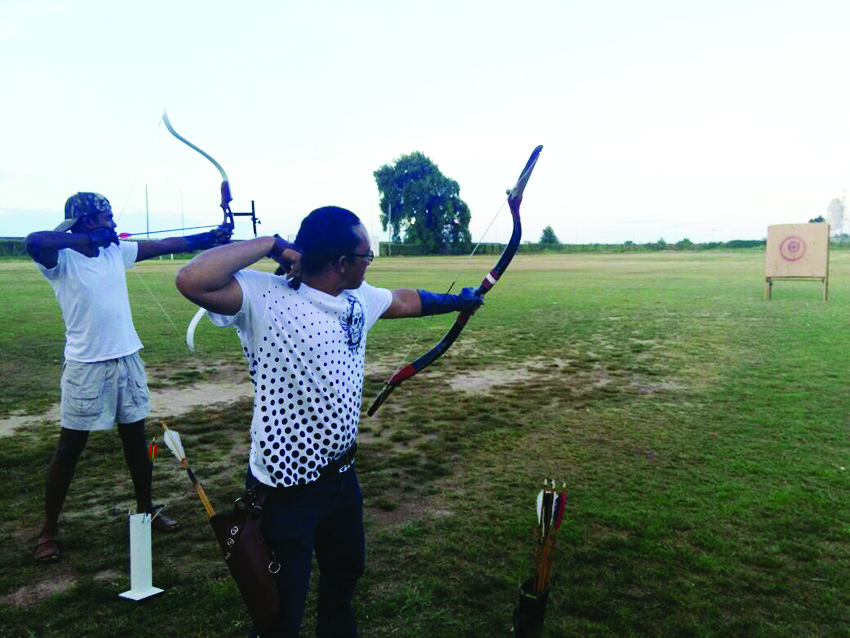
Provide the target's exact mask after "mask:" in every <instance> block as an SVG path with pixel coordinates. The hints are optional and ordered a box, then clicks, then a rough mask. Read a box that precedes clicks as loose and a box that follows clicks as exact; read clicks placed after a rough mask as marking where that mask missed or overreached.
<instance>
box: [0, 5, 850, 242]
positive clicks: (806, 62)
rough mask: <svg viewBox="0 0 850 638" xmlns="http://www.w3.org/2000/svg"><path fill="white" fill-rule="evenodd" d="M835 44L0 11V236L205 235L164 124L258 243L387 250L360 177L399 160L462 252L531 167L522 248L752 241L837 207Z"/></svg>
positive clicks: (831, 36) (600, 24) (668, 8)
mask: <svg viewBox="0 0 850 638" xmlns="http://www.w3.org/2000/svg"><path fill="white" fill-rule="evenodd" d="M848 25H850V2H848V1H847V0H676V1H673V0H640V1H638V0H631V1H627V0H595V1H590V0H585V1H583V2H579V1H577V0H560V1H548V0H547V1H534V0H530V1H527V2H516V1H512V2H507V1H502V0H486V1H480V2H479V1H471V0H429V1H428V2H407V1H405V0H379V1H363V2H358V1H356V0H348V1H342V0H333V1H321V0H311V1H309V2H300V1H297V2H296V1H286V0H277V1H258V0H255V1H251V2H245V3H239V4H237V3H235V2H217V1H214V0H205V1H204V2H200V1H197V2H181V1H179V0H170V1H168V2H163V1H159V0H147V1H146V2H132V3H131V2H115V1H114V0H109V1H92V0H78V1H77V2H59V1H55V2H54V1H47V0H0V56H2V61H3V67H2V68H3V82H2V85H0V87H2V88H0V91H2V97H0V144H2V146H1V147H0V148H2V153H0V220H2V232H0V235H2V236H22V235H26V234H27V233H29V232H31V231H34V230H44V229H50V228H53V227H54V226H55V225H56V224H58V223H59V221H61V218H62V210H63V206H64V202H65V199H66V198H67V197H68V196H69V195H71V194H72V193H74V192H76V191H78V190H91V191H97V192H101V193H103V194H104V195H106V196H107V197H108V198H109V199H110V201H111V202H112V204H113V208H114V210H115V213H116V217H117V218H118V224H119V229H118V230H119V231H125V232H134V231H136V232H138V231H144V230H145V228H146V219H145V210H146V202H145V194H146V190H147V196H148V204H147V206H148V209H149V211H150V227H151V230H158V229H167V228H175V227H176V228H179V227H180V226H181V225H185V226H192V225H196V224H203V223H214V222H217V221H218V220H219V219H220V217H221V213H220V210H219V209H217V205H218V202H219V196H218V183H219V181H220V178H219V175H218V173H217V171H216V170H215V168H214V167H213V166H212V165H211V164H210V163H209V162H208V161H207V160H205V159H204V158H203V157H201V156H200V155H198V154H197V153H195V152H194V151H192V150H190V149H189V148H188V147H186V146H184V145H183V144H181V143H180V142H178V141H177V140H176V139H174V138H173V137H171V135H169V134H168V132H167V131H166V129H165V127H164V126H161V125H160V115H161V113H162V110H163V108H167V109H168V113H169V116H170V118H171V121H172V123H173V124H174V127H175V128H176V129H177V131H178V132H179V133H181V134H182V135H183V136H185V137H186V138H188V139H189V140H190V141H192V142H194V143H195V144H197V145H198V146H200V147H201V148H203V149H204V150H205V151H207V152H208V153H210V154H211V155H212V156H213V157H215V158H216V159H217V160H218V161H219V162H220V163H221V165H222V166H223V167H224V169H225V170H226V171H227V173H228V176H229V177H230V181H231V184H232V190H233V197H234V201H233V209H234V210H235V211H245V210H248V209H250V205H251V200H254V201H255V202H256V207H257V212H258V216H259V217H260V218H261V219H262V221H263V225H262V226H261V233H265V234H272V233H274V232H279V233H281V234H282V235H289V234H292V233H294V232H296V231H297V228H298V224H299V222H300V220H301V218H302V217H303V216H304V215H305V214H306V213H307V212H309V211H310V210H312V209H313V208H316V207H318V206H322V205H326V204H336V205H340V206H345V207H347V208H350V209H352V210H353V211H355V212H356V213H357V214H358V215H360V217H361V219H363V221H364V223H365V224H366V226H367V227H368V228H370V229H371V230H372V232H373V234H376V235H379V236H380V237H382V238H384V237H386V234H385V233H384V232H383V231H381V229H380V226H379V222H378V191H377V188H376V186H375V181H374V178H373V176H372V172H373V171H374V170H376V169H377V168H378V167H380V166H381V165H382V164H384V163H388V162H392V161H393V160H395V159H396V158H398V157H399V156H401V155H404V154H408V153H411V152H413V151H421V152H423V153H424V154H425V155H427V156H428V157H429V158H430V159H431V160H432V161H433V162H434V163H435V164H437V165H438V166H439V168H440V169H441V170H442V172H443V173H444V174H445V175H447V176H449V177H451V178H452V179H455V180H457V182H458V183H459V184H460V187H461V191H460V195H461V197H462V198H463V199H464V200H465V201H466V202H467V204H469V206H470V209H471V211H472V223H471V227H470V229H471V231H472V236H473V239H474V240H476V241H477V240H479V239H481V238H482V237H481V233H482V232H483V231H484V229H485V228H486V226H487V225H488V224H489V223H490V221H491V219H492V218H493V216H494V215H495V214H496V212H497V211H498V210H499V208H500V206H501V204H502V201H503V199H504V192H505V189H506V188H508V187H510V186H512V185H513V183H514V182H515V181H516V178H517V177H518V175H519V172H520V170H521V169H522V167H523V165H524V164H525V162H526V160H527V159H528V155H529V154H530V152H531V151H532V149H533V148H534V147H535V146H536V145H537V144H543V146H544V149H543V153H542V155H541V157H540V161H539V162H538V164H537V168H536V170H535V173H534V175H533V176H532V178H531V180H530V182H529V184H528V187H527V189H526V197H525V200H524V202H523V208H522V215H523V222H524V231H525V233H524V239H529V240H533V241H536V240H537V239H539V237H540V233H541V231H542V229H543V228H544V227H545V226H546V225H551V226H552V227H553V228H554V230H555V232H556V234H557V235H558V237H559V238H560V239H561V240H562V241H564V242H570V243H572V242H581V243H586V242H623V241H625V240H633V241H637V242H645V241H655V240H657V239H659V238H664V239H665V240H666V241H668V242H675V241H679V240H681V239H683V238H685V237H687V238H689V239H691V240H692V241H710V240H729V239H737V238H760V237H764V236H765V235H766V228H767V226H768V225H769V224H775V223H792V222H805V221H807V220H808V219H810V218H812V217H815V216H817V215H819V214H826V209H827V206H828V205H829V203H830V201H831V200H832V199H833V198H841V197H842V196H843V194H844V191H845V190H846V189H847V188H848V185H849V184H850V154H848V149H850V144H849V142H850V99H848V98H850V72H848V71H850V69H848V66H850V65H849V64H848V61H850V51H848V48H850V47H848ZM181 198H182V221H181ZM119 214H120V217H119ZM510 226H511V222H510V215H509V214H507V210H506V209H505V210H503V211H502V214H501V215H500V217H499V218H498V220H497V222H496V224H495V225H494V227H493V228H492V229H491V231H490V232H489V233H488V235H487V236H486V237H484V238H483V239H484V240H485V241H499V240H501V241H504V240H506V239H507V237H508V235H509V232H510ZM848 226H850V224H848ZM177 234H179V233H177ZM249 236H251V232H250V224H249V223H248V222H247V221H246V220H244V219H242V220H239V219H238V220H237V237H240V238H247V237H249Z"/></svg>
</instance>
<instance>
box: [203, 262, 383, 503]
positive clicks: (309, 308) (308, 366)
mask: <svg viewBox="0 0 850 638" xmlns="http://www.w3.org/2000/svg"><path fill="white" fill-rule="evenodd" d="M236 280H237V281H238V282H239V285H240V286H241V287H242V308H241V309H240V311H239V312H238V313H237V314H235V315H233V316H229V315H220V314H216V313H210V315H209V317H210V320H211V321H212V322H213V323H214V324H215V325H217V326H221V327H224V326H235V327H236V330H237V333H238V334H239V339H240V340H241V342H242V349H243V350H244V352H245V357H246V358H247V359H248V366H249V372H250V375H251V379H252V381H253V383H254V416H253V419H252V421H251V454H250V466H251V472H252V473H253V474H254V476H255V477H256V478H257V480H259V481H261V482H262V483H265V484H266V485H271V486H273V487H274V486H286V487H288V486H291V485H297V484H304V483H308V482H310V481H314V480H315V479H316V478H318V476H319V474H318V471H317V470H318V469H319V468H321V467H323V466H325V465H327V464H328V463H329V462H331V461H332V460H333V459H336V458H339V457H340V456H341V455H342V453H343V452H345V451H346V450H347V449H348V448H349V447H350V446H351V444H352V443H354V441H355V439H356V438H357V424H358V422H359V420H360V402H361V397H362V393H363V360H364V355H365V352H366V332H367V331H368V330H369V329H370V328H371V327H372V326H373V325H374V324H375V322H376V321H377V320H378V319H379V318H380V316H381V315H382V314H383V313H384V311H385V310H386V309H387V308H389V306H390V304H391V303H392V293H391V292H390V291H389V290H386V289H384V288H374V287H372V286H370V285H369V284H367V283H365V282H364V283H363V284H362V285H361V286H360V288H357V289H356V290H346V291H344V292H343V293H341V294H340V295H339V296H337V297H334V296H332V295H328V294H326V293H324V292H321V291H319V290H315V289H314V288H310V287H309V286H307V285H305V284H302V285H301V287H300V288H299V289H298V290H293V289H291V288H290V287H289V285H288V284H287V283H286V281H285V280H284V279H283V278H282V277H279V276H276V275H272V274H270V273H265V272H259V271H256V270H242V271H240V272H239V273H237V274H236Z"/></svg>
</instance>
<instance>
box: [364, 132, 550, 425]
mask: <svg viewBox="0 0 850 638" xmlns="http://www.w3.org/2000/svg"><path fill="white" fill-rule="evenodd" d="M542 150H543V146H542V145H541V146H538V147H537V148H535V149H534V151H532V153H531V157H529V158H528V162H526V164H525V168H523V169H522V173H520V176H519V179H518V180H517V183H516V185H515V186H514V187H513V188H511V189H509V190H508V191H507V195H508V206H509V207H510V209H511V217H512V219H513V231H512V232H511V238H510V240H509V241H508V243H507V245H506V246H505V249H504V250H503V251H502V254H501V255H500V256H499V260H498V261H497V262H496V265H495V266H493V269H492V270H490V272H489V273H487V276H486V277H484V280H483V281H482V282H481V285H479V286H478V288H476V290H475V294H476V295H479V296H484V295H485V294H486V293H487V292H488V291H489V290H490V289H491V288H492V287H493V286H495V285H496V282H497V281H499V278H500V277H501V276H502V275H503V274H504V273H505V271H506V270H507V269H508V266H509V265H510V263H511V260H512V259H513V258H514V255H515V254H516V251H517V249H518V248H519V244H520V240H521V239H522V222H521V220H520V216H519V208H520V204H522V196H523V193H524V192H525V186H526V184H528V178H529V177H531V172H532V171H533V170H534V166H535V165H536V164H537V159H538V157H539V156H540V151H542ZM473 312H474V311H472V310H463V311H461V312H460V313H458V316H457V319H455V322H454V324H453V325H452V327H451V328H449V331H448V332H447V333H446V334H445V335H444V336H443V338H442V339H441V340H440V342H439V343H438V344H437V345H436V346H434V347H433V348H431V350H429V351H428V352H426V353H425V354H423V355H422V356H421V357H419V358H418V359H416V360H415V361H413V362H412V363H409V364H407V365H406V366H404V367H402V368H401V369H400V370H398V371H397V372H396V373H395V374H394V375H392V377H390V379H389V381H387V382H386V384H385V385H384V387H383V389H382V390H381V392H380V393H379V394H378V396H377V397H375V400H374V401H373V402H372V405H371V406H370V407H369V410H368V411H367V414H368V415H369V416H372V415H373V414H375V412H376V411H377V410H378V408H379V407H381V404H382V403H383V402H384V401H386V399H387V397H388V396H389V395H390V394H391V393H392V391H393V390H395V389H396V388H397V387H398V386H400V385H401V384H402V383H403V382H404V381H406V380H407V379H409V378H410V377H412V376H413V375H415V374H416V373H418V372H421V371H422V370H424V369H425V368H426V367H428V366H429V365H431V364H432V363H434V361H436V360H437V359H439V358H440V357H441V356H443V355H444V354H445V353H446V352H447V351H448V349H449V348H450V347H451V345H452V344H453V343H454V342H455V340H456V339H457V338H458V336H459V335H460V333H461V332H462V331H463V329H464V327H465V326H466V324H467V322H468V321H469V318H470V317H471V316H472V314H473Z"/></svg>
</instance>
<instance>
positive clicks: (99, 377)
mask: <svg viewBox="0 0 850 638" xmlns="http://www.w3.org/2000/svg"><path fill="white" fill-rule="evenodd" d="M61 410H62V427H63V428H68V429H70V430H86V431H94V430H110V429H112V427H113V426H114V425H115V422H116V421H117V422H118V423H135V422H136V421H141V420H142V419H144V418H145V417H146V416H147V415H148V413H149V412H150V410H151V408H150V402H149V394H148V377H147V374H146V373H145V364H144V362H143V361H142V358H141V357H140V356H139V353H138V352H136V353H134V354H131V355H129V356H127V357H121V358H120V359H110V360H108V361H98V362H96V363H80V362H79V361H66V362H65V365H64V366H63V368H62V406H61Z"/></svg>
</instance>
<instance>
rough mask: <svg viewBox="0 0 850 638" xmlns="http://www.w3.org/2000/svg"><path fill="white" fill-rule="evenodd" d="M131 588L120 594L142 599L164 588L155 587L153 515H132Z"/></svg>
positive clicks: (132, 598) (124, 596)
mask: <svg viewBox="0 0 850 638" xmlns="http://www.w3.org/2000/svg"><path fill="white" fill-rule="evenodd" d="M129 520H130V590H129V591H125V592H124V593H122V594H119V596H121V597H122V598H129V599H130V600H142V599H143V598H147V597H148V596H153V595H154V594H159V593H160V592H162V591H163V590H162V589H160V588H159V587H154V586H153V583H152V576H153V557H152V555H151V515H150V514H133V515H132V516H130V519H129Z"/></svg>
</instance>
